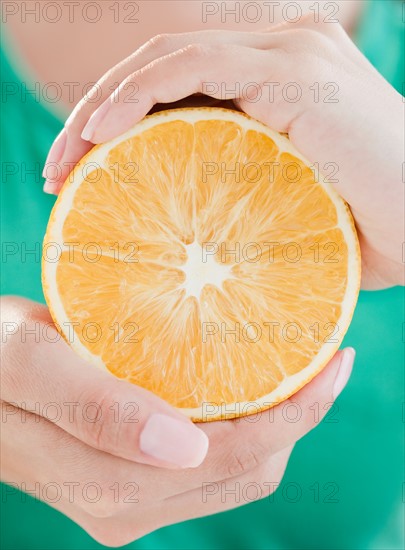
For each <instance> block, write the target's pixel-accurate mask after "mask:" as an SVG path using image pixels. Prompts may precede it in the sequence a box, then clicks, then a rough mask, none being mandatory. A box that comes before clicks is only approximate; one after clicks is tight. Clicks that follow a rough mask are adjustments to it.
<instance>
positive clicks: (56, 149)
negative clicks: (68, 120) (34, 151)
mask: <svg viewBox="0 0 405 550" xmlns="http://www.w3.org/2000/svg"><path fill="white" fill-rule="evenodd" d="M66 141H67V133H66V130H65V129H63V130H62V131H61V132H60V134H59V135H58V136H57V138H56V139H55V141H54V142H53V144H52V147H51V148H50V150H49V153H48V156H47V157H46V161H45V165H44V169H43V170H42V177H43V178H46V177H47V169H48V167H49V165H50V164H57V163H58V162H59V161H60V160H61V159H62V157H63V153H64V152H65V148H66Z"/></svg>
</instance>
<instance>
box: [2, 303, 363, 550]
mask: <svg viewBox="0 0 405 550" xmlns="http://www.w3.org/2000/svg"><path fill="white" fill-rule="evenodd" d="M1 306H2V309H1V318H2V331H3V334H2V342H3V345H2V357H1V380H2V384H1V407H2V428H1V433H2V439H1V456H2V463H1V467H2V471H1V479H2V480H3V481H5V482H6V483H9V484H11V485H14V486H16V487H17V488H19V489H21V490H23V491H27V492H30V493H31V494H34V495H35V496H36V497H37V498H39V499H42V500H45V501H46V502H48V503H49V504H50V505H51V506H54V507H55V508H57V509H58V510H60V511H61V512H63V513H64V514H65V515H67V516H69V517H70V518H71V519H73V520H74V521H75V522H76V523H78V524H79V525H81V526H82V527H83V528H84V529H85V530H86V531H87V532H88V533H89V534H90V535H92V536H93V537H94V538H95V539H97V540H98V541H100V542H101V543H104V544H106V545H111V546H121V545H124V544H127V543H129V542H130V541H132V540H134V539H137V538H139V537H141V536H143V535H145V534H147V533H150V532H152V531H154V530H156V529H158V528H160V527H162V526H165V525H170V524H173V523H177V522H180V521H184V520H187V519H191V518H195V517H201V516H204V515H208V514H213V513H216V512H220V511H223V510H227V509H230V508H234V507H236V506H240V505H241V504H245V503H246V502H248V501H250V500H251V499H254V498H262V497H264V496H266V495H268V494H270V493H271V492H273V491H274V490H275V489H276V488H277V485H278V484H279V482H280V480H281V478H282V476H283V473H284V469H285V467H286V464H287V461H288V458H289V455H290V453H291V450H292V447H293V445H294V443H295V442H296V441H297V440H298V439H300V438H301V437H302V436H303V435H305V434H306V433H307V432H309V431H310V430H311V429H312V428H314V427H315V426H316V425H317V424H318V423H319V422H320V420H322V417H323V416H324V415H325V413H326V411H327V410H328V409H329V408H330V406H332V404H333V401H334V400H335V399H336V397H337V395H338V394H339V393H340V391H341V390H342V389H343V387H344V386H345V384H346V382H347V380H348V378H349V376H350V373H351V369H352V365H353V359H354V353H353V351H352V350H351V349H350V348H349V349H347V350H344V351H343V352H342V351H340V352H338V353H337V354H336V355H335V357H334V358H333V359H332V361H331V362H330V364H329V365H328V366H327V367H326V368H325V369H324V370H323V371H322V373H321V374H319V375H318V376H317V377H315V378H314V379H313V380H312V381H311V382H310V383H309V384H308V385H307V386H306V387H305V388H303V389H302V390H301V391H299V392H298V393H297V394H296V395H295V396H294V397H293V398H292V399H290V400H287V401H286V402H284V403H281V404H280V405H278V406H276V407H274V408H273V409H270V410H268V411H263V412H262V413H261V414H258V415H255V416H252V417H246V418H241V419H238V420H227V421H224V422H212V423H208V424H203V425H202V424H200V425H198V427H197V426H195V425H193V424H192V423H191V422H190V421H189V420H188V419H187V418H185V417H183V416H182V415H180V414H179V413H178V412H177V411H176V410H175V409H173V408H171V407H170V406H169V405H168V404H166V403H164V402H163V401H161V400H160V399H159V398H157V397H156V396H154V395H152V394H150V393H149V392H147V391H146V390H143V389H142V388H139V387H137V386H134V385H131V384H129V383H127V382H124V381H120V380H117V379H115V378H114V377H113V376H111V375H109V374H108V373H104V372H101V371H99V370H98V369H96V367H93V366H90V365H87V364H86V363H85V362H84V361H83V360H81V359H80V358H79V357H78V356H77V355H76V354H75V353H74V352H73V351H72V350H71V349H70V347H69V346H68V345H67V344H66V343H65V342H64V340H62V339H61V338H60V337H58V336H59V335H58V333H57V332H56V330H55V328H54V326H53V325H52V320H51V317H50V315H49V313H48V310H47V309H46V308H45V307H44V306H41V305H39V304H36V303H34V302H30V301H28V300H25V299H22V298H13V297H6V298H3V299H2V303H1ZM314 404H317V406H316V407H314ZM317 411H319V416H318V415H317V414H316V412H317ZM151 419H153V420H151ZM289 419H291V420H290V421H289ZM150 423H151V424H150ZM148 426H149V427H148ZM148 430H149V431H148ZM207 438H208V439H209V443H210V446H209V452H208V455H207V457H206V459H205V460H204V462H203V463H202V464H201V465H200V466H199V467H198V468H187V466H189V467H193V466H197V465H198V464H199V463H201V461H202V460H203V458H204V455H205V453H206V451H207ZM156 466H161V467H160V468H157V467H156ZM181 467H183V468H181ZM252 483H254V484H255V495H254V496H252V495H251V493H249V492H248V491H247V490H246V491H245V487H248V484H252ZM235 486H236V487H239V489H240V491H239V494H235ZM258 488H260V491H259V489H258ZM247 495H248V496H247ZM3 497H4V495H3ZM248 499H249V500H248Z"/></svg>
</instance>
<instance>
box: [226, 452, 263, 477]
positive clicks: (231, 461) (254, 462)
mask: <svg viewBox="0 0 405 550" xmlns="http://www.w3.org/2000/svg"><path fill="white" fill-rule="evenodd" d="M264 459H265V452H264V450H263V449H262V448H261V447H258V446H251V447H243V448H240V449H236V450H234V451H233V452H232V453H231V455H230V456H229V458H228V460H227V461H226V475H227V476H228V477H235V476H240V475H242V474H245V473H247V472H251V471H252V470H253V469H255V468H257V466H259V465H260V464H261V463H262V462H263V460H264Z"/></svg>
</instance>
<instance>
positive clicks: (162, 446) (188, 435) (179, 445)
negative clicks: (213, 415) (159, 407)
mask: <svg viewBox="0 0 405 550" xmlns="http://www.w3.org/2000/svg"><path fill="white" fill-rule="evenodd" d="M139 446H140V449H141V451H142V452H143V453H145V454H147V455H149V456H151V457H153V458H157V459H158V460H163V461H164V462H170V463H171V464H176V465H177V466H180V467H181V468H196V467H197V466H199V465H200V464H201V463H202V461H203V460H204V458H205V457H206V455H207V451H208V437H207V436H206V435H205V433H204V432H203V431H202V430H200V429H199V428H197V427H196V426H194V425H193V424H191V423H189V422H182V421H181V420H176V419H175V418H172V417H171V416H166V415H164V414H153V415H152V416H151V417H150V418H149V419H148V421H147V422H146V424H145V427H144V428H143V430H142V432H141V436H140V442H139Z"/></svg>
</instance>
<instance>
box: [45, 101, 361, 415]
mask: <svg viewBox="0 0 405 550" xmlns="http://www.w3.org/2000/svg"><path fill="white" fill-rule="evenodd" d="M359 285H360V252H359V245H358V240H357V236H356V231H355V227H354V223H353V219H352V217H351V214H350V211H349V209H348V207H347V205H346V204H345V202H344V201H343V200H342V199H341V198H340V197H339V196H338V195H337V193H336V192H335V191H334V189H333V188H332V187H331V185H330V184H329V183H328V182H327V181H325V179H323V178H322V177H320V176H319V175H318V176H317V175H316V174H315V171H314V170H313V169H312V168H311V166H310V164H309V163H308V162H307V161H306V160H305V159H304V158H303V157H302V156H301V155H300V154H299V153H298V152H297V151H296V150H295V149H294V148H293V146H292V144H291V142H290V141H289V140H288V138H287V137H285V136H283V135H280V134H279V133H277V132H274V131H272V130H270V129H269V128H267V127H266V126H264V125H263V124H261V123H259V122H257V121H256V120H253V119H252V118H250V117H248V116H246V115H244V114H241V113H239V112H234V111H231V110H227V109H217V108H196V109H178V110H171V111H165V112H161V113H157V114H154V115H151V116H148V117H146V118H145V119H144V120H142V121H141V122H140V123H138V124H137V125H136V126H135V127H133V128H132V129H131V130H130V131H128V132H127V133H126V134H124V135H122V136H120V137H118V138H116V139H114V140H112V141H110V142H108V143H105V144H102V145H99V146H96V147H94V148H93V149H92V150H91V151H90V152H89V153H88V155H86V156H85V157H84V158H83V159H82V161H81V162H80V163H79V164H78V165H77V166H76V167H75V169H74V170H73V172H72V174H71V175H70V177H69V179H68V181H67V182H66V184H65V185H64V187H63V189H62V192H61V193H60V195H59V197H58V199H57V201H56V204H55V206H54V209H53V211H52V214H51V217H50V220H49V224H48V229H47V232H46V235H45V240H44V254H43V288H44V293H45V297H46V300H47V303H48V305H49V308H50V311H51V314H52V316H53V319H54V321H55V323H56V325H57V327H58V330H59V331H60V332H61V333H62V334H63V336H64V337H65V339H66V340H67V341H68V342H69V343H70V344H71V346H72V347H73V348H74V349H75V350H76V351H77V353H78V354H80V355H81V356H82V357H83V358H85V359H87V360H88V361H89V362H90V363H94V364H95V365H97V366H99V367H100V368H104V369H107V370H108V371H110V372H111V373H112V374H114V375H115V376H117V377H119V378H123V379H125V380H128V381H129V382H131V383H133V384H137V385H140V386H143V387H144V388H146V389H148V390H150V391H152V392H154V393H155V394H157V395H159V396H160V397H161V398H163V399H165V400H166V401H168V402H169V403H171V404H172V405H173V406H174V407H177V408H178V409H180V410H181V411H182V412H184V414H186V415H187V416H189V417H191V418H192V419H193V420H196V421H206V420H218V419H223V418H232V417H237V416H243V415H246V414H250V413H254V412H258V411H259V410H261V409H265V408H268V407H271V406H272V405H274V404H276V403H278V402H280V401H282V400H284V399H286V398H287V397H289V396H290V395H292V394H293V393H295V392H296V391H297V390H298V389H299V388H301V387H302V386H303V385H304V384H306V383H307V382H309V381H310V380H311V379H312V378H313V377H314V376H315V375H316V374H317V373H318V372H319V371H320V370H321V369H322V368H323V367H324V366H325V365H326V363H327V362H328V360H329V359H330V358H331V357H332V356H333V354H334V353H335V352H336V350H337V349H338V347H339V345H340V343H341V341H342V339H343V336H344V334H345V332H346V330H347V328H348V326H349V323H350V320H351V317H352V314H353V310H354V307H355V304H356V300H357V296H358V292H359Z"/></svg>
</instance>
